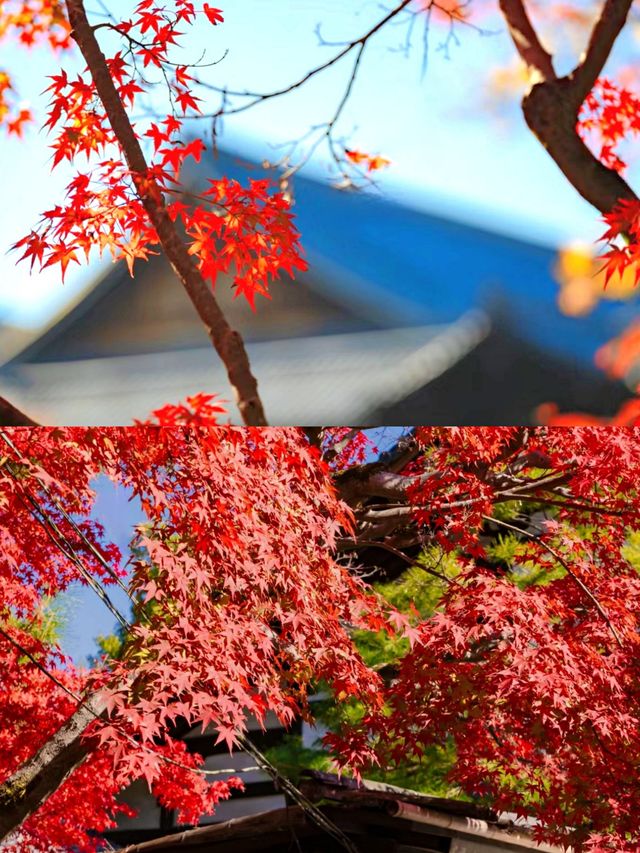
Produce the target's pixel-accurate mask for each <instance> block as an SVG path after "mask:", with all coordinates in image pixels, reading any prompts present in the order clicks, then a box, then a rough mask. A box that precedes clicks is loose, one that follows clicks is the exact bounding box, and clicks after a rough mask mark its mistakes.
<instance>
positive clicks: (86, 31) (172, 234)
mask: <svg viewBox="0 0 640 853" xmlns="http://www.w3.org/2000/svg"><path fill="white" fill-rule="evenodd" d="M66 6H67V12H68V15H69V21H70V23H71V26H72V32H71V35H72V37H73V39H74V41H75V42H76V44H77V45H78V47H79V48H80V51H81V53H82V55H83V57H84V59H85V61H86V63H87V66H88V68H89V71H90V73H91V77H92V79H93V82H94V84H95V87H96V91H97V93H98V96H99V97H100V100H101V101H102V104H103V106H104V109H105V111H106V113H107V116H108V118H109V122H110V124H111V128H112V129H113V132H114V134H115V136H116V138H117V140H118V143H119V144H120V147H121V148H122V151H123V153H124V156H125V158H126V160H127V164H128V165H129V168H130V169H131V172H132V177H133V179H134V181H135V184H136V189H137V192H138V195H139V197H140V200H141V201H142V204H143V205H144V208H145V210H146V212H147V214H148V216H149V219H150V220H151V222H152V224H153V226H154V228H155V230H156V233H157V234H158V239H159V241H160V245H161V246H162V249H163V251H164V253H165V255H166V257H167V259H168V260H169V262H170V264H171V266H172V267H173V269H174V271H175V273H176V275H177V276H178V278H179V279H180V281H181V282H182V285H183V286H184V288H185V290H186V291H187V293H188V294H189V298H190V299H191V302H192V303H193V305H194V307H195V309H196V311H197V312H198V316H199V317H200V319H201V320H202V322H203V323H204V325H205V327H206V329H207V333H208V335H209V338H210V339H211V342H212V343H213V346H214V347H215V349H216V352H217V353H218V355H219V356H220V358H221V359H222V361H223V362H224V365H225V367H226V369H227V375H228V377H229V382H230V384H231V387H232V388H233V390H234V393H235V396H236V402H237V404H238V408H239V410H240V414H241V415H242V419H243V421H244V423H245V424H247V425H251V426H264V425H266V422H267V421H266V418H265V414H264V410H263V407H262V402H261V400H260V397H259V394H258V386H257V382H256V380H255V378H254V376H253V375H252V373H251V368H250V365H249V358H248V356H247V352H246V350H245V347H244V342H243V340H242V337H241V335H240V333H239V332H237V331H235V330H233V329H232V328H231V327H230V326H229V324H228V322H227V320H226V318H225V316H224V314H223V313H222V310H221V309H220V307H219V305H218V303H217V301H216V299H215V297H214V295H213V293H212V292H211V288H210V287H208V285H207V283H206V282H205V280H204V279H203V278H202V275H201V274H200V271H199V270H198V267H197V266H196V262H195V260H194V258H193V256H192V255H190V254H189V252H188V249H187V246H186V245H185V243H184V242H183V240H182V239H181V238H180V235H179V234H178V231H177V229H176V227H175V225H174V223H173V222H172V221H171V218H170V217H169V214H168V213H167V209H166V207H165V205H164V202H163V201H162V194H161V192H160V188H159V187H158V185H157V183H156V182H155V181H154V180H152V179H150V178H149V176H148V167H147V162H146V160H145V157H144V154H143V153H142V149H141V147H140V143H139V142H138V139H137V137H136V135H135V133H134V130H133V128H132V126H131V122H130V121H129V117H128V116H127V113H126V111H125V108H124V105H123V104H122V100H121V99H120V96H119V95H118V92H117V90H116V87H115V85H114V82H113V79H112V78H111V74H110V73H109V69H108V67H107V63H106V60H105V57H104V54H103V53H102V51H101V49H100V45H99V44H98V42H97V40H96V37H95V34H94V32H93V29H92V27H91V25H90V24H89V21H88V20H87V15H86V12H85V9H84V4H83V2H82V0H66Z"/></svg>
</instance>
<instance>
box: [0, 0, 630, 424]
mask: <svg viewBox="0 0 640 853" xmlns="http://www.w3.org/2000/svg"><path fill="white" fill-rule="evenodd" d="M630 9H631V0H606V1H605V0H603V2H599V3H593V2H591V0H574V2H572V3H569V4H542V3H537V2H529V3H525V2H523V0H500V2H499V3H498V4H497V6H496V7H494V6H493V5H492V3H490V2H489V0H473V2H472V3H459V2H457V0H402V1H401V2H397V3H395V4H392V6H391V7H390V8H389V9H385V10H383V12H381V13H380V15H379V17H378V18H377V19H375V20H374V21H373V23H372V24H371V25H370V26H368V28H365V29H364V30H363V32H361V33H360V34H358V35H356V36H354V37H352V38H350V39H347V40H345V41H344V42H340V43H330V42H327V43H326V46H327V47H331V46H332V44H337V47H335V48H332V50H331V52H330V56H329V58H328V59H327V60H326V61H324V62H322V63H321V64H320V65H318V66H316V67H314V68H312V69H310V70H308V71H306V72H305V73H304V74H302V75H301V76H300V77H298V78H295V79H293V80H292V81H291V82H290V83H289V84H288V85H284V86H282V87H281V88H279V89H276V90H273V91H266V92H265V91H249V90H234V88H233V86H232V85H224V86H219V85H214V84H213V83H211V82H210V81H209V80H207V79H206V64H205V65H202V66H201V65H200V64H198V63H195V64H194V65H190V64H185V62H184V59H183V55H182V54H180V53H179V52H178V49H179V48H181V47H182V46H183V45H184V44H186V43H187V40H188V38H189V31H190V29H192V28H193V27H194V26H198V27H210V28H211V29H212V32H214V33H215V34H216V35H217V34H218V33H219V32H221V31H223V30H224V10H220V9H218V8H216V7H213V6H211V5H210V4H208V3H204V4H198V3H194V2H191V0H172V2H170V3H168V4H163V3H158V2H154V0H141V2H139V3H138V4H137V5H136V6H135V8H134V9H133V10H132V12H131V13H130V14H126V15H124V16H122V17H115V16H114V15H113V13H111V12H110V11H109V10H108V9H107V8H106V7H104V8H103V11H102V12H100V16H99V17H97V18H96V22H95V23H94V22H93V21H90V20H89V18H88V17H87V13H86V11H85V7H84V3H83V2H82V0H65V2H63V0H22V2H20V0H9V2H5V3H3V4H2V5H1V6H0V37H5V38H7V39H9V38H13V39H17V40H18V41H19V42H21V43H22V44H23V45H24V46H25V47H27V48H29V47H34V46H39V45H42V44H46V45H48V46H49V47H51V48H52V49H53V50H55V51H57V52H59V53H60V54H61V55H62V57H61V68H60V72H59V73H56V74H54V75H53V76H52V77H51V79H50V81H49V82H48V88H47V96H48V98H49V108H48V114H47V118H46V121H45V123H44V124H45V128H46V129H47V130H48V131H49V132H50V134H51V135H52V138H53V145H52V147H53V152H54V153H53V165H54V167H55V166H56V165H58V164H60V163H62V162H67V161H68V162H71V163H72V164H73V166H74V168H75V169H76V170H77V171H76V174H75V177H73V178H72V180H71V181H70V183H69V186H68V188H67V194H66V197H65V199H64V200H63V202H61V203H58V204H54V205H53V206H51V207H49V209H47V210H46V211H45V212H44V214H43V217H42V220H41V222H40V223H39V224H38V225H36V226H35V227H34V228H33V230H32V231H31V232H30V233H28V234H27V235H25V236H24V237H23V238H22V239H20V240H19V241H18V242H17V244H16V249H17V250H18V251H19V252H20V255H21V257H22V260H23V261H25V262H27V263H29V264H30V265H31V266H32V267H33V266H37V267H40V268H43V267H50V266H55V267H57V268H59V270H60V273H61V275H62V276H63V277H64V274H65V271H66V270H67V269H68V267H69V265H70V264H78V263H80V262H81V260H82V259H89V258H90V257H92V256H93V255H94V254H95V253H99V254H102V253H103V252H104V251H107V252H110V253H111V254H112V255H113V257H114V258H116V259H122V260H124V261H125V262H126V263H127V265H128V268H129V270H130V271H131V272H132V274H133V269H134V264H135V261H136V260H140V259H146V258H148V257H149V255H150V254H153V253H156V252H162V253H164V254H165V255H166V257H167V259H168V260H169V262H170V264H171V265H172V267H173V269H174V270H175V272H176V275H177V278H178V279H179V280H180V282H181V284H182V286H184V288H185V289H186V291H187V293H188V294H189V297H190V298H191V301H192V303H193V305H194V308H195V310H196V311H197V313H198V315H199V317H200V318H201V320H202V322H203V323H204V325H205V327H206V329H207V331H208V333H209V336H210V338H211V341H212V343H213V345H214V347H215V349H216V351H217V352H218V354H219V356H220V357H221V358H222V360H223V362H224V363H225V365H226V368H227V372H228V376H229V381H230V385H231V387H232V389H233V391H234V394H235V397H236V400H237V403H238V406H239V410H240V414H241V417H242V419H243V421H244V422H245V423H248V424H256V425H259V424H264V423H266V415H265V412H264V409H263V406H262V403H261V400H260V396H259V393H258V388H257V383H256V380H255V378H254V376H253V374H252V370H251V366H250V364H249V360H248V358H247V354H246V351H245V348H244V344H243V341H242V338H241V336H240V335H239V333H238V332H237V331H235V330H233V329H231V327H230V326H229V324H228V322H227V320H226V318H225V316H224V314H223V313H222V311H221V310H220V307H219V305H218V302H217V300H216V296H215V290H214V289H215V285H216V280H217V278H218V277H219V275H220V274H221V273H223V274H227V273H228V274H229V275H230V276H231V279H232V282H233V287H234V289H235V293H236V295H238V296H240V297H241V298H245V299H247V300H248V301H249V303H250V304H251V305H252V307H255V304H256V299H257V298H258V297H260V296H262V297H264V296H268V293H269V287H270V286H271V284H272V283H273V282H274V281H275V280H276V279H277V278H278V277H279V276H281V275H283V274H285V275H292V274H295V272H296V271H299V270H302V269H304V268H305V261H304V259H303V257H302V253H301V249H300V246H299V242H298V240H299V235H298V234H297V232H296V229H295V225H294V221H293V217H292V213H291V210H290V208H289V201H288V185H289V182H290V180H291V178H292V176H293V175H294V174H295V172H297V171H298V169H299V168H301V166H302V165H304V164H305V163H306V162H307V161H308V160H309V158H310V157H311V156H312V155H313V154H314V152H315V151H316V150H317V149H318V148H319V147H320V146H321V145H323V144H325V145H326V148H327V153H328V155H329V157H330V159H331V161H332V163H333V165H334V171H335V173H336V177H337V180H338V182H339V183H340V184H341V185H343V186H352V185H361V184H362V183H366V182H368V181H369V180H370V179H371V175H372V174H375V173H376V172H377V171H378V170H380V169H384V168H387V167H389V165H390V164H389V160H388V159H387V158H386V157H385V156H384V155H383V153H378V152H376V153H368V152H367V150H366V149H365V150H363V149H362V148H360V147H359V146H358V147H356V146H355V145H353V144H351V142H350V141H348V140H346V141H345V140H344V139H342V138H341V137H339V136H338V135H337V134H338V130H337V126H338V123H339V120H340V119H341V118H343V116H344V114H345V112H346V110H347V108H348V103H349V99H350V97H351V95H352V92H353V89H354V86H355V83H356V78H357V75H358V74H359V73H360V72H361V70H362V64H363V63H362V60H363V56H364V55H365V53H366V52H367V51H368V49H369V45H370V44H371V43H372V42H373V41H374V40H375V39H376V37H377V36H378V34H379V33H380V32H382V31H383V30H386V29H388V28H389V27H392V26H397V25H401V26H404V27H405V28H406V32H407V43H406V47H407V49H408V47H409V46H410V44H411V38H412V33H413V30H414V25H415V24H416V21H417V22H418V23H420V22H424V24H425V26H427V27H429V26H433V27H445V28H446V29H447V31H448V32H449V36H447V38H450V37H452V35H454V34H455V33H457V32H458V31H459V30H460V29H461V28H469V29H471V28H475V29H481V30H482V29H484V30H486V31H490V30H491V27H492V26H493V22H494V21H495V20H496V16H497V19H498V20H499V21H501V22H502V25H504V24H506V26H507V29H508V31H509V33H510V34H511V36H512V40H513V44H514V47H515V50H516V54H517V56H518V59H519V61H520V63H521V70H520V71H519V72H518V75H519V76H518V80H519V82H520V85H521V88H523V89H524V94H523V100H522V109H523V114H524V117H525V120H526V122H527V124H528V126H529V128H530V129H531V131H532V132H533V133H534V134H535V135H536V136H537V137H538V138H539V140H540V142H541V144H542V145H543V146H544V148H545V149H546V150H547V152H548V153H549V155H550V156H551V157H552V158H553V159H554V160H555V162H556V163H557V165H558V166H559V168H560V169H561V170H562V172H563V173H564V175H565V176H566V178H567V180H568V181H569V182H570V183H571V184H572V185H573V186H574V187H575V188H576V190H577V191H578V192H579V193H580V194H581V195H582V196H583V197H584V198H585V199H587V200H588V201H589V202H590V203H591V204H593V205H594V206H595V207H596V208H597V209H598V210H599V211H601V213H602V214H603V216H604V218H605V220H606V231H605V233H604V235H603V240H604V242H605V244H606V252H605V253H604V254H603V261H604V263H605V268H606V275H605V280H606V279H608V278H610V277H612V276H613V277H616V276H623V275H624V274H625V270H632V271H633V270H635V271H636V272H637V270H640V266H638V257H637V253H638V235H639V234H640V229H639V228H638V218H639V216H640V208H639V207H638V205H639V204H640V202H638V198H637V195H636V193H635V192H634V190H633V189H632V188H631V186H630V185H629V184H628V183H627V181H626V180H625V178H624V177H623V172H624V170H625V167H626V164H625V159H626V154H625V155H624V156H623V153H621V150H620V145H621V143H624V142H625V141H626V140H628V139H630V138H633V137H634V136H635V135H637V132H638V129H639V128H640V119H639V118H638V107H639V105H640V96H639V95H638V93H637V91H636V90H635V89H634V85H635V83H636V82H637V81H636V75H635V71H634V68H633V66H631V65H629V64H626V65H625V64H624V62H623V63H620V62H618V63H617V66H616V67H615V69H614V73H612V74H609V72H608V71H607V75H606V76H605V74H604V70H605V64H606V63H607V61H608V60H609V57H610V55H611V54H612V52H613V50H614V47H615V45H616V44H617V42H618V41H619V40H620V39H621V38H622V37H623V36H624V34H625V33H626V32H627V30H628V17H629V12H630ZM559 21H560V22H561V23H562V26H560V27H559V26H557V24H558V22H559ZM99 40H100V41H99ZM576 43H578V44H580V45H582V46H584V51H583V52H582V54H581V56H580V59H579V60H578V61H577V62H576V60H575V52H576V50H575V45H576ZM547 44H550V45H552V46H553V54H554V55H552V52H551V48H549V49H548V48H547V47H546V45H547ZM70 50H76V51H79V52H80V54H81V55H82V57H83V59H84V61H85V63H86V67H85V68H84V70H82V71H81V72H80V73H78V74H75V75H70V74H69V73H68V72H67V71H66V70H65V68H64V54H65V52H68V51H70ZM349 63H350V66H349ZM337 65H342V66H343V67H346V68H348V69H349V70H348V74H347V78H346V85H345V88H344V90H343V92H342V93H341V94H340V96H339V99H338V102H337V106H336V109H335V111H334V113H333V115H332V116H331V117H330V118H329V119H328V120H326V121H324V122H322V123H320V124H318V125H316V126H314V127H313V128H312V129H311V131H310V133H309V134H303V135H302V137H301V139H300V140H297V141H296V142H295V143H294V144H293V145H292V147H291V148H290V150H288V151H287V153H286V154H285V156H284V157H283V158H282V159H281V160H280V161H279V163H277V164H274V165H276V166H277V167H278V168H279V170H280V174H279V176H278V181H279V184H280V186H279V187H278V186H277V185H274V186H271V185H269V182H268V181H263V180H259V181H251V182H250V183H249V185H248V186H241V185H240V184H238V182H236V181H234V180H231V179H229V178H226V177H224V176H222V177H216V178H211V179H210V180H209V181H208V184H207V185H206V186H205V187H204V188H203V189H202V191H201V192H199V193H197V194H195V195H194V194H193V193H192V192H190V191H189V190H188V188H186V187H185V186H183V184H182V183H181V178H180V176H181V171H182V170H183V168H184V167H185V164H187V163H189V162H190V161H191V162H199V161H200V160H201V158H202V156H203V153H204V152H205V151H206V150H207V149H208V148H209V147H210V144H207V143H206V142H205V138H204V134H202V133H197V132H195V131H194V129H193V124H192V123H190V119H191V118H193V117H198V118H201V119H202V118H209V119H210V120H211V122H212V125H213V143H214V146H215V139H216V136H217V134H218V133H219V130H220V124H221V122H222V120H223V119H227V118H231V117H232V116H233V115H235V114H236V113H241V112H244V111H245V110H247V109H250V108H252V107H253V106H256V105H258V104H263V103H265V102H266V101H269V100H271V99H275V98H281V97H286V96H287V95H288V94H289V93H291V92H294V91H298V90H299V89H301V88H302V87H304V86H306V85H307V83H308V82H309V81H311V80H313V79H315V78H317V77H319V76H320V75H322V74H324V72H325V71H327V70H328V69H332V68H334V67H335V66H337ZM556 66H558V67H570V69H571V70H570V71H568V72H567V73H564V74H560V73H559V72H557V71H556ZM154 72H155V74H156V75H157V76H158V79H159V80H160V81H161V84H162V86H163V87H164V89H165V92H166V112H165V114H164V115H157V114H155V113H150V112H149V111H148V110H145V103H146V102H145V101H144V100H143V99H144V98H145V96H146V95H147V94H149V93H150V92H151V91H152V90H153V91H154V92H157V90H158V82H157V81H154V80H153V79H151V76H150V75H151V74H152V73H154ZM18 96H19V81H17V82H16V81H14V76H13V74H12V71H11V69H8V70H3V71H2V72H1V73H0V124H2V125H3V126H4V127H5V129H6V131H7V132H8V133H9V134H17V135H22V134H24V133H25V132H26V128H27V127H28V126H29V124H30V123H31V122H32V120H33V119H34V116H33V115H32V114H31V112H30V110H29V109H27V108H25V107H24V106H21V105H20V102H19V100H18ZM212 99H213V104H212ZM216 99H217V101H216ZM134 112H135V113H136V118H135V120H132V119H131V118H130V116H131V115H132V114H134ZM138 113H140V115H138ZM274 141H276V142H277V141H278V140H274ZM2 411H3V418H4V420H5V421H6V422H7V424H12V423H20V422H24V423H27V421H28V418H27V417H26V416H25V415H23V414H22V413H20V412H18V411H16V410H14V409H12V408H11V407H10V404H8V403H7V404H5V403H3V409H2Z"/></svg>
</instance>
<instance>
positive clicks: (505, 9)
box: [500, 0, 556, 82]
mask: <svg viewBox="0 0 640 853" xmlns="http://www.w3.org/2000/svg"><path fill="white" fill-rule="evenodd" d="M500 11H501V12H502V14H503V15H504V18H505V20H506V22H507V25H508V27H509V33H510V35H511V38H512V40H513V43H514V45H515V46H516V50H517V51H518V53H519V54H520V57H521V58H522V60H523V62H524V63H525V65H526V66H527V69H528V71H529V76H530V78H531V80H532V82H533V81H534V80H537V81H540V80H555V79H556V73H555V71H554V68H553V59H552V57H551V54H550V53H548V52H547V51H546V50H545V48H544V47H543V46H542V43H541V42H540V39H539V38H538V35H537V33H536V31H535V30H534V28H533V25H532V23H531V19H530V18H529V15H528V13H527V10H526V8H525V6H524V3H523V2H522V0H500Z"/></svg>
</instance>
